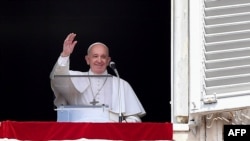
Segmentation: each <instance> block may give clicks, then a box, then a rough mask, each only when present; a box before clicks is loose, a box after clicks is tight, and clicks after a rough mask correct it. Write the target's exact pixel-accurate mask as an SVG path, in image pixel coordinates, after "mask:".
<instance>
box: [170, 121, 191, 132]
mask: <svg viewBox="0 0 250 141" xmlns="http://www.w3.org/2000/svg"><path fill="white" fill-rule="evenodd" d="M173 130H174V131H177V132H178V131H179V132H180V131H189V126H188V124H179V123H174V124H173Z"/></svg>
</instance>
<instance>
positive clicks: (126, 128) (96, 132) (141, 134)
mask: <svg viewBox="0 0 250 141" xmlns="http://www.w3.org/2000/svg"><path fill="white" fill-rule="evenodd" d="M0 137H1V138H9V139H18V140H75V139H81V138H87V139H109V140H172V138H173V127H172V124H171V123H153V122H152V123H151V122H144V123H143V122H142V123H86V122H84V123H72V122H37V121H35V122H33V121H29V122H17V121H3V122H1V127H0Z"/></svg>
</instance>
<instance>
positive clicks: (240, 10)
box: [190, 0, 250, 114]
mask: <svg viewBox="0 0 250 141" xmlns="http://www.w3.org/2000/svg"><path fill="white" fill-rule="evenodd" d="M202 11H203V12H204V13H203V15H202V16H201V17H202V19H203V22H202V23H203V25H202V28H203V29H202V30H203V31H202V34H203V43H202V44H203V45H202V50H201V54H202V55H201V60H202V61H201V65H200V66H201V70H202V71H201V75H202V76H201V82H202V84H201V93H200V94H199V95H201V96H200V98H201V99H200V101H199V107H195V108H191V113H193V114H196V113H199V114H207V113H213V112H220V111H230V110H237V109H243V108H246V107H249V106H250V0H204V3H203V9H202ZM190 32H193V31H192V30H190ZM190 79H192V78H190ZM193 97H194V96H193ZM191 100H192V99H191ZM196 102H197V101H196Z"/></svg>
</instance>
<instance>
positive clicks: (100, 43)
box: [87, 42, 109, 54]
mask: <svg viewBox="0 0 250 141" xmlns="http://www.w3.org/2000/svg"><path fill="white" fill-rule="evenodd" d="M95 45H102V46H104V47H106V48H107V50H108V52H109V48H108V47H107V46H106V45H105V44H104V43H102V42H95V43H93V44H91V45H90V46H89V48H88V50H87V54H89V53H90V50H91V48H92V47H93V46H95Z"/></svg>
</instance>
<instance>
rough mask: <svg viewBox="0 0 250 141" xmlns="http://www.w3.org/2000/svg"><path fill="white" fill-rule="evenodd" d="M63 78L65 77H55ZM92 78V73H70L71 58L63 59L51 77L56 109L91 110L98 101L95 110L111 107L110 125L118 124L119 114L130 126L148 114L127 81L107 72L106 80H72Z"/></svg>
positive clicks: (59, 59)
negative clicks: (62, 107)
mask: <svg viewBox="0 0 250 141" xmlns="http://www.w3.org/2000/svg"><path fill="white" fill-rule="evenodd" d="M60 75H62V76H65V77H62V76H61V77H56V76H60ZM89 75H92V76H93V73H92V72H91V71H89V72H80V71H72V70H69V57H61V56H60V57H59V58H58V61H57V63H56V64H55V66H54V68H53V70H52V72H51V75H50V78H51V88H52V90H53V92H54V95H55V100H54V104H55V105H56V106H57V107H60V106H62V105H71V106H91V105H92V104H91V102H93V100H94V99H95V101H98V103H96V104H95V106H101V105H106V106H107V107H108V108H106V109H107V110H108V113H109V116H108V118H109V119H108V121H110V122H117V121H118V119H119V118H118V116H119V113H122V115H123V116H124V117H125V120H126V121H127V122H141V120H140V117H142V116H144V115H145V114H146V112H145V110H144V108H143V106H142V104H141V103H140V101H139V99H138V97H137V96H136V94H135V92H134V90H133V89H132V87H131V86H130V84H129V83H128V82H127V81H125V80H123V79H119V78H118V77H115V76H111V75H108V73H107V71H105V72H104V73H103V74H102V75H104V76H106V77H72V76H89ZM109 76H111V77H109ZM119 80H120V81H119ZM118 91H119V92H118ZM119 95H120V96H119ZM91 114H92V113H91ZM98 116H99V115H98ZM98 120H99V119H93V121H96V122H98ZM79 121H81V120H79Z"/></svg>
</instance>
